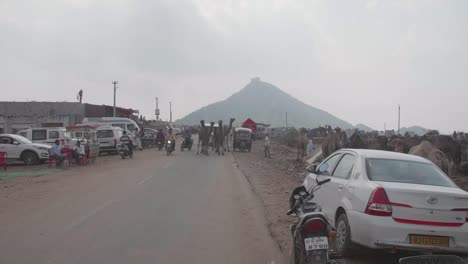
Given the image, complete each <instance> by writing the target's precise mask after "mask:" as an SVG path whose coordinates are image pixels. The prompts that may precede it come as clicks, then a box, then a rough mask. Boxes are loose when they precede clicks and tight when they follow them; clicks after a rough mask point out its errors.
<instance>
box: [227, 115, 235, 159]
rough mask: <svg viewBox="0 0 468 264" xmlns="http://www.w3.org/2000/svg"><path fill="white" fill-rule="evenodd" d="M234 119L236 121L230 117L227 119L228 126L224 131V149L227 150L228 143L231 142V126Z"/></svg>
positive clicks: (232, 131)
mask: <svg viewBox="0 0 468 264" xmlns="http://www.w3.org/2000/svg"><path fill="white" fill-rule="evenodd" d="M234 121H236V119H235V118H232V117H231V119H230V120H229V127H228V128H227V129H226V130H225V131H224V150H225V151H226V150H227V152H230V151H231V150H230V149H229V144H231V142H232V138H233V135H234V128H233V127H232V124H233V123H234Z"/></svg>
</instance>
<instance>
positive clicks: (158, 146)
mask: <svg viewBox="0 0 468 264" xmlns="http://www.w3.org/2000/svg"><path fill="white" fill-rule="evenodd" d="M156 147H157V148H158V150H159V151H161V149H162V148H163V147H164V142H163V141H162V140H158V141H157V142H156Z"/></svg>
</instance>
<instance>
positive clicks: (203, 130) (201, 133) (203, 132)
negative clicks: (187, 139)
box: [197, 120, 209, 154]
mask: <svg viewBox="0 0 468 264" xmlns="http://www.w3.org/2000/svg"><path fill="white" fill-rule="evenodd" d="M207 135H209V134H208V128H207V127H206V126H205V120H201V121H200V129H199V130H198V147H197V154H199V153H200V144H201V145H202V148H201V153H202V154H207V153H208V148H207V146H208V142H207V141H206V137H207Z"/></svg>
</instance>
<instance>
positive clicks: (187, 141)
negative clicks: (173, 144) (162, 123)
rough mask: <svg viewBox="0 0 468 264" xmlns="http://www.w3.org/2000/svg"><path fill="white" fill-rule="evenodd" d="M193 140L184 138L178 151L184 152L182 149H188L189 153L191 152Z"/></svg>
mask: <svg viewBox="0 0 468 264" xmlns="http://www.w3.org/2000/svg"><path fill="white" fill-rule="evenodd" d="M192 145H193V140H192V139H191V138H189V137H187V138H185V139H184V141H182V143H181V144H180V151H184V149H188V150H189V151H191V150H192Z"/></svg>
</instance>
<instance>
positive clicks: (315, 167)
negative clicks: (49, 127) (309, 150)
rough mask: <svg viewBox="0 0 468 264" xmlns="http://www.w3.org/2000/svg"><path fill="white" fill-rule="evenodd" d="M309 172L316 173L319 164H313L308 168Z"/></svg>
mask: <svg viewBox="0 0 468 264" xmlns="http://www.w3.org/2000/svg"><path fill="white" fill-rule="evenodd" d="M306 171H307V172H310V173H315V172H316V171H317V164H312V165H310V166H308V167H307V168H306Z"/></svg>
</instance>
